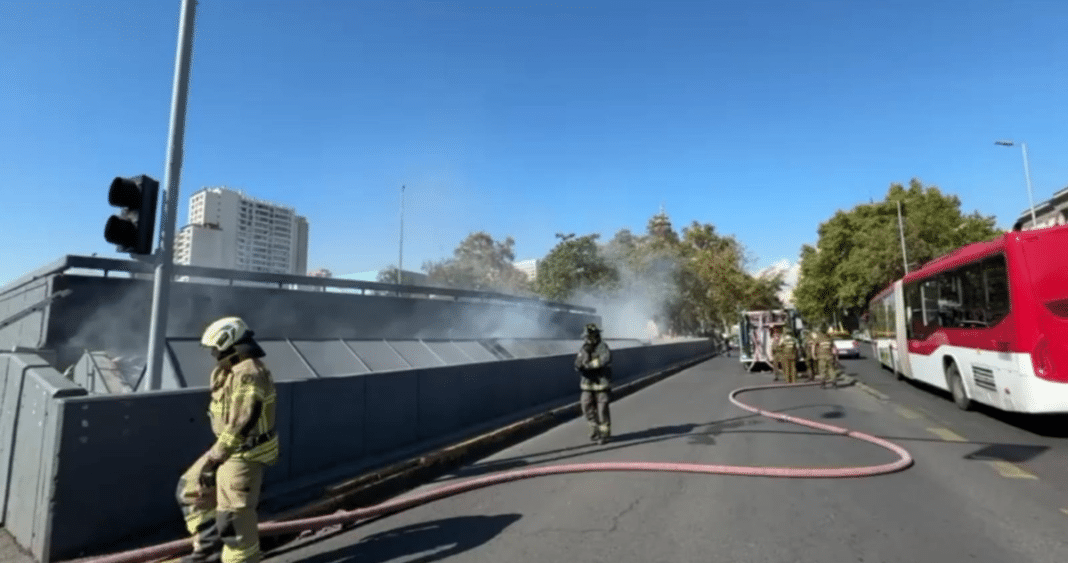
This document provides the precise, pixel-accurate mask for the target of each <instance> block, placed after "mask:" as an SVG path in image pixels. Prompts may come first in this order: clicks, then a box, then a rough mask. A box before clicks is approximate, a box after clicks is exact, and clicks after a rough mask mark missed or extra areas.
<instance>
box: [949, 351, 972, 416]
mask: <svg viewBox="0 0 1068 563" xmlns="http://www.w3.org/2000/svg"><path fill="white" fill-rule="evenodd" d="M946 379H947V380H948V381H947V382H948V383H949V391H950V392H951V393H953V402H954V403H957V407H959V408H960V410H963V411H966V410H970V409H971V408H972V400H971V399H969V398H968V392H967V391H965V390H964V380H963V379H961V377H960V369H959V368H957V364H956V363H950V364H949V367H947V368H946Z"/></svg>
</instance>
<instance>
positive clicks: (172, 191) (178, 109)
mask: <svg viewBox="0 0 1068 563" xmlns="http://www.w3.org/2000/svg"><path fill="white" fill-rule="evenodd" d="M196 6H197V0H182V15H181V19H180V20H179V21H178V54H177V56H176V57H175V62H174V92H173V95H172V98H171V124H170V135H169V139H168V143H167V169H166V171H165V176H164V178H163V183H164V185H165V186H167V192H166V199H165V200H164V208H163V221H162V223H163V224H162V227H163V229H162V230H161V233H160V241H159V252H157V253H156V278H155V282H154V284H153V288H152V319H151V321H150V328H149V333H148V389H149V390H158V389H159V388H160V387H162V384H163V348H164V346H166V338H167V313H168V312H169V311H168V310H169V309H170V299H171V277H172V276H173V272H174V264H173V258H174V224H175V219H176V215H177V214H178V185H179V180H180V179H181V175H182V147H183V144H184V140H185V107H186V100H187V99H188V95H189V65H190V62H191V61H190V58H191V57H190V55H191V51H192V50H193V22H194V21H195V19H196Z"/></svg>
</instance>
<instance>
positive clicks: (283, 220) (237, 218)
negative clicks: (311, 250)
mask: <svg viewBox="0 0 1068 563" xmlns="http://www.w3.org/2000/svg"><path fill="white" fill-rule="evenodd" d="M174 261H175V263H177V264H187V265H191V266H206V267H213V268H227V269H231V270H242V271H246V272H264V273H276V274H297V275H305V273H306V272H307V270H308V220H307V219H306V218H304V217H301V216H299V215H297V214H296V211H295V210H294V209H293V208H292V207H287V206H284V205H278V204H274V203H269V202H266V201H262V200H259V199H256V198H253V197H249V196H248V195H246V194H244V193H243V192H240V191H236V190H231V189H229V188H226V187H208V188H203V189H201V190H200V191H198V192H196V193H194V194H193V195H192V196H191V197H190V198H189V224H188V225H186V226H185V227H182V229H181V230H180V231H179V232H178V234H177V235H176V237H175V247H174Z"/></svg>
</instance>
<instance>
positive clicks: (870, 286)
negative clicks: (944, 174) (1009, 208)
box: [794, 179, 1001, 323]
mask: <svg viewBox="0 0 1068 563" xmlns="http://www.w3.org/2000/svg"><path fill="white" fill-rule="evenodd" d="M899 203H900V204H901V211H902V224H903V227H904V229H903V230H904V233H905V251H906V253H907V257H908V262H909V271H912V270H915V269H917V268H919V267H920V266H922V265H923V264H925V263H927V262H929V261H930V260H932V259H934V258H937V257H939V256H942V255H943V254H946V253H948V252H950V251H952V250H953V249H956V248H958V247H960V246H963V245H965V244H969V243H972V242H978V241H983V240H990V239H991V238H993V237H994V236H996V235H998V234H1000V232H1001V231H999V230H998V229H996V228H995V219H994V217H986V216H983V215H980V214H979V213H978V212H975V213H972V214H970V215H964V214H962V213H961V210H960V205H961V202H960V199H959V198H958V197H957V196H955V195H952V194H944V193H942V192H941V190H939V189H938V188H937V187H936V186H924V185H923V184H922V183H921V182H920V181H919V180H917V179H913V180H911V181H910V182H909V185H908V187H905V186H903V185H901V184H891V185H890V188H889V190H887V194H886V198H885V199H884V200H883V201H880V202H874V203H869V204H861V205H858V206H856V207H854V208H853V209H852V210H850V211H838V212H836V213H835V214H834V216H832V217H831V218H830V219H828V220H827V221H825V222H824V223H821V224H820V227H819V231H818V232H819V239H818V241H817V243H816V246H815V247H813V246H809V245H805V246H803V247H802V248H801V275H800V278H799V280H798V284H797V287H796V288H795V289H794V301H795V303H796V306H797V309H798V311H800V312H801V314H802V316H803V317H805V318H806V319H808V320H810V321H813V322H819V321H831V322H836V323H837V322H840V320H841V319H842V318H843V317H844V318H846V319H849V318H855V317H856V316H857V315H858V314H860V313H861V312H862V311H864V310H865V309H866V308H867V304H868V301H869V300H870V299H871V298H872V297H874V296H875V294H876V293H878V292H879V291H881V290H882V289H884V288H885V287H887V286H889V284H890V283H892V282H893V281H894V280H896V279H898V278H900V277H901V276H902V275H903V274H904V273H905V261H904V259H903V258H902V253H901V239H900V234H899V233H900V231H899V227H898V204H899Z"/></svg>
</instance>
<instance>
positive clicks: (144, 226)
mask: <svg viewBox="0 0 1068 563" xmlns="http://www.w3.org/2000/svg"><path fill="white" fill-rule="evenodd" d="M158 198H159V182H157V181H156V180H154V179H152V178H151V177H149V176H145V175H144V174H142V175H140V176H134V177H133V178H115V179H114V180H112V182H111V189H110V190H109V191H108V203H110V204H111V205H114V206H116V207H121V208H122V212H121V214H119V215H112V216H111V217H109V218H108V222H107V225H105V226H104V240H106V241H108V242H110V243H112V244H115V245H118V250H119V252H127V253H130V254H152V246H153V245H152V243H153V235H154V234H155V232H156V229H155V227H156V201H157V200H158Z"/></svg>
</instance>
